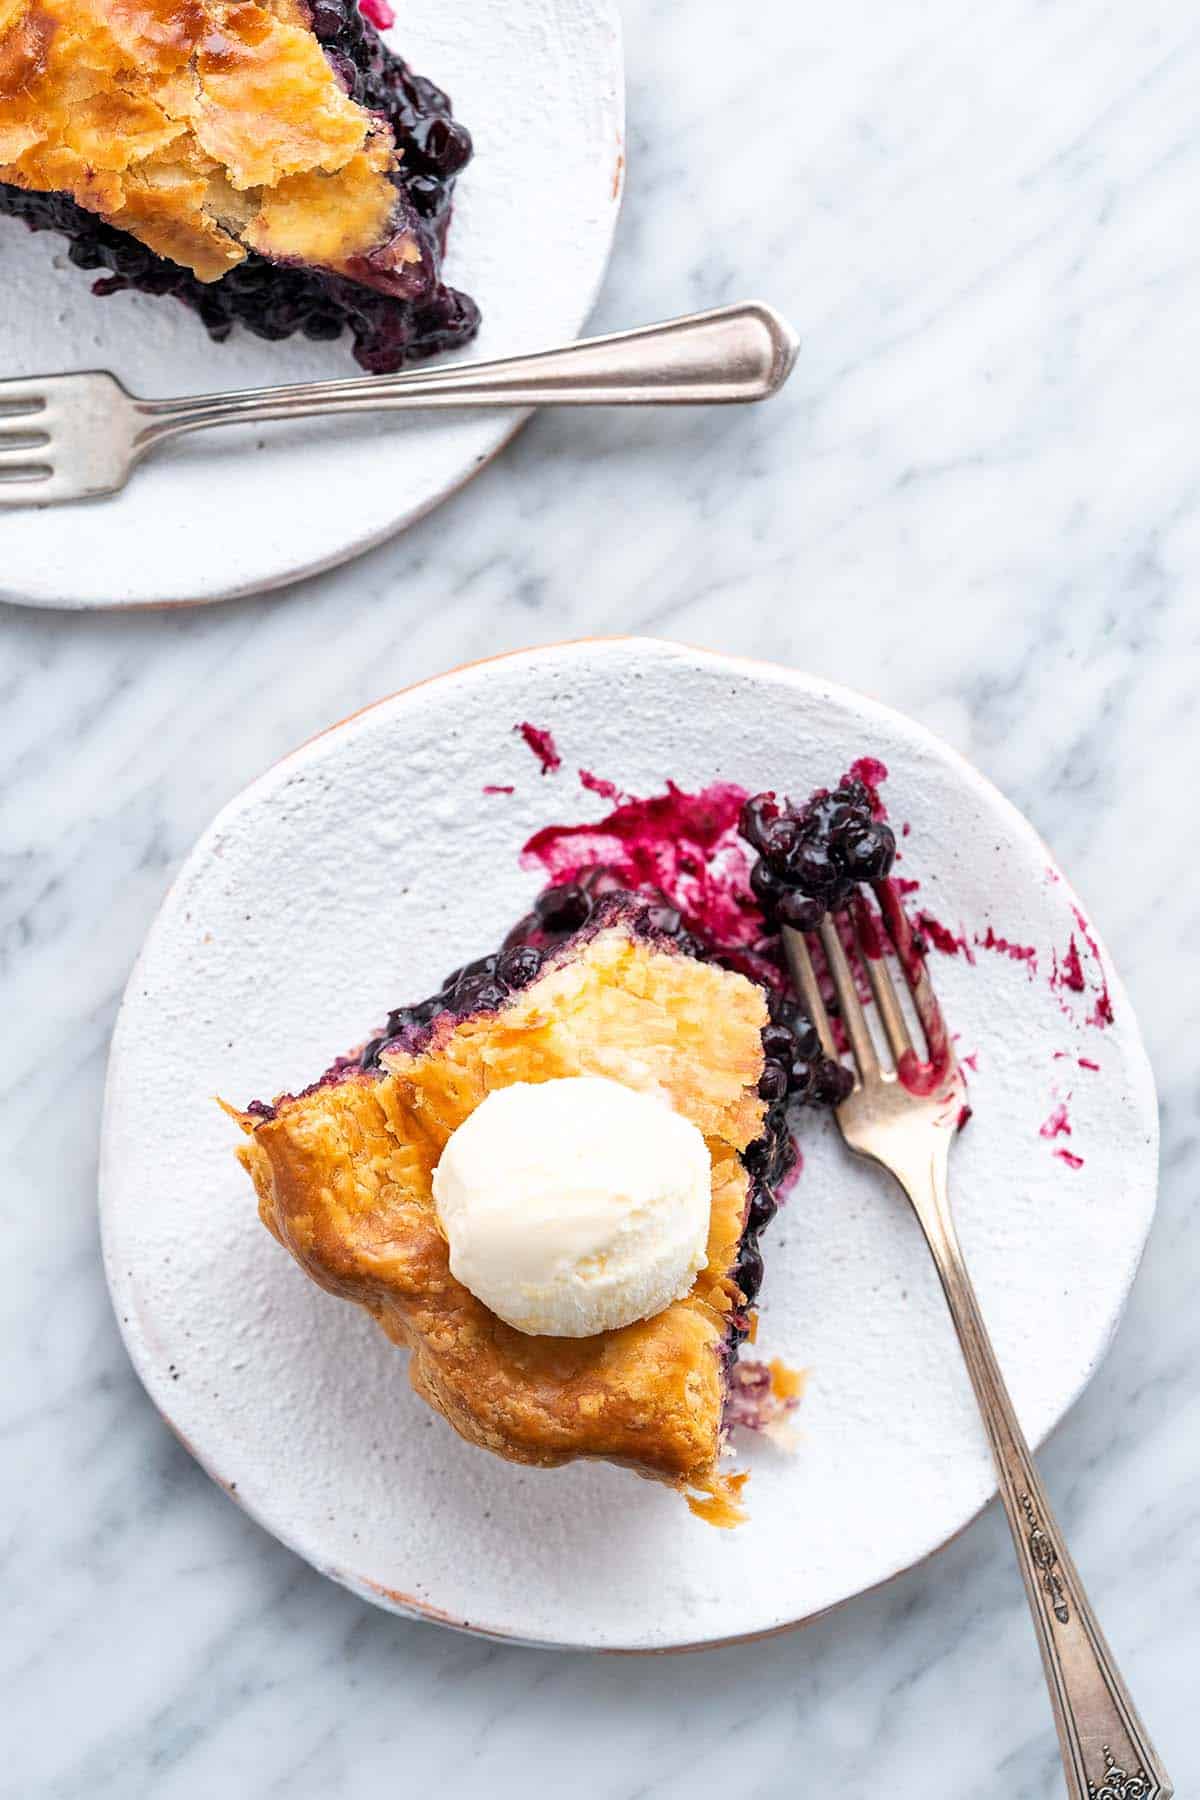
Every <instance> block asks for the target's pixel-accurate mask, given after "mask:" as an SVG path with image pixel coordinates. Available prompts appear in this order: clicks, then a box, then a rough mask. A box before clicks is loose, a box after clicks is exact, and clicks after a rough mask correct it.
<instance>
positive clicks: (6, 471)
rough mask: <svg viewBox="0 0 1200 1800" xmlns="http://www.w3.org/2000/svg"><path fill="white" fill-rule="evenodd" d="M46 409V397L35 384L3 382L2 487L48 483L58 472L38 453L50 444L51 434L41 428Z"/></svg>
mask: <svg viewBox="0 0 1200 1800" xmlns="http://www.w3.org/2000/svg"><path fill="white" fill-rule="evenodd" d="M45 410H46V400H45V396H44V395H43V394H42V393H41V392H40V390H39V389H38V387H37V386H36V385H34V384H33V383H31V382H28V381H0V484H4V485H9V484H11V485H13V486H17V485H25V484H26V483H28V482H36V481H48V480H49V479H50V476H51V475H52V474H53V473H54V471H53V469H52V468H51V467H50V465H49V463H45V462H40V461H38V460H37V457H36V455H35V454H34V453H35V452H37V451H38V450H44V449H45V448H46V446H47V445H48V444H49V442H50V433H49V432H48V431H41V430H39V429H38V426H37V419H38V415H39V414H40V413H44V412H45Z"/></svg>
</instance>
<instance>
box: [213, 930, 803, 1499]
mask: <svg viewBox="0 0 1200 1800" xmlns="http://www.w3.org/2000/svg"><path fill="white" fill-rule="evenodd" d="M766 1017H767V1015H766V1003H765V1000H764V997H763V994H762V992H761V990H760V989H759V988H757V987H756V986H755V985H754V984H753V983H752V982H750V981H747V980H746V979H745V978H744V977H742V976H740V975H736V974H733V973H730V972H729V971H727V970H723V969H719V968H716V967H714V966H712V965H710V964H706V963H700V962H697V961H694V960H693V959H691V958H690V957H687V956H683V955H680V954H678V953H677V952H674V951H671V950H668V949H664V948H658V947H656V946H654V945H651V944H649V943H646V942H643V941H641V940H640V939H637V938H635V937H632V936H630V935H628V934H627V933H626V932H625V931H624V930H622V929H620V928H616V929H608V930H605V931H603V932H601V933H599V934H598V935H597V936H596V937H594V938H593V939H592V940H591V941H590V942H587V943H585V944H584V945H583V946H582V947H581V948H577V949H576V950H575V951H574V952H573V953H572V955H571V956H570V958H569V959H568V960H565V961H563V962H561V963H560V964H559V965H558V966H551V967H550V968H549V969H548V970H547V971H546V972H543V974H542V975H541V976H540V977H539V978H538V980H537V981H535V982H534V983H533V984H532V985H531V986H530V987H528V988H526V989H525V990H524V991H523V992H522V993H520V994H518V995H516V996H515V997H513V998H512V999H511V1000H510V1001H509V1003H508V1004H506V1005H505V1006H504V1007H503V1008H502V1010H501V1011H499V1012H497V1013H491V1014H484V1015H479V1016H476V1017H474V1018H470V1019H467V1020H465V1021H463V1022H461V1023H458V1024H454V1025H451V1024H450V1023H449V1022H448V1021H447V1022H446V1023H445V1024H444V1025H443V1026H442V1027H441V1028H439V1029H438V1030H437V1033H436V1035H435V1039H434V1041H433V1043H432V1044H431V1045H430V1047H429V1049H428V1050H426V1051H424V1052H422V1053H421V1054H419V1055H409V1054H407V1053H404V1052H397V1053H388V1056H387V1065H388V1072H387V1073H386V1074H385V1075H384V1076H383V1077H382V1078H368V1077H357V1076H352V1077H350V1078H349V1079H346V1080H343V1081H340V1082H338V1083H336V1084H332V1085H329V1086H325V1087H318V1088H316V1089H314V1090H312V1091H311V1092H309V1093H307V1094H304V1095H302V1096H299V1097H297V1098H285V1099H283V1100H282V1101H280V1102H279V1103H278V1105H277V1110H276V1114H275V1116H274V1117H273V1118H269V1119H265V1120H264V1119H261V1118H259V1117H258V1116H257V1115H255V1114H250V1113H238V1114H236V1115H235V1116H237V1118H238V1120H239V1122H240V1123H241V1125H242V1127H243V1129H244V1130H245V1131H246V1133H247V1136H248V1140H249V1141H248V1143H247V1144H245V1145H244V1146H243V1147H242V1148H241V1150H240V1151H239V1156H240V1158H241V1160H242V1162H243V1163H244V1164H245V1166H246V1168H247V1169H248V1170H249V1172H250V1174H251V1176H252V1178H253V1181H254V1185H255V1188H256V1189H257V1192H258V1198H259V1212H260V1215H261V1217H262V1220H263V1223H264V1224H265V1225H266V1226H267V1227H268V1229H269V1230H270V1231H271V1232H273V1233H274V1235H275V1236H276V1237H277V1238H278V1240H279V1242H280V1243H281V1244H283V1245H284V1246H285V1248H286V1249H288V1250H290V1252H291V1253H292V1255H293V1256H294V1257H295V1258H296V1260H297V1262H299V1264H300V1265H301V1267H302V1268H303V1269H304V1270H305V1271H306V1272H307V1273H308V1274H309V1275H310V1276H311V1277H312V1278H313V1280H314V1281H317V1282H319V1283H320V1285H321V1286H322V1287H324V1288H327V1289H329V1291H330V1292H331V1293H335V1294H340V1295H342V1296H343V1297H345V1298H346V1299H349V1300H354V1301H357V1302H358V1304H359V1305H361V1306H364V1307H365V1308H366V1309H367V1311H368V1312H370V1313H371V1314H372V1315H373V1316H374V1317H375V1318H376V1320H377V1321H378V1322H379V1324H380V1325H381V1326H382V1327H383V1329H384V1331H386V1332H387V1334H388V1336H389V1337H390V1338H392V1339H393V1340H394V1342H396V1343H397V1344H401V1345H403V1346H404V1347H406V1348H407V1349H408V1350H409V1351H410V1352H411V1355H410V1358H409V1374H410V1379H411V1381H412V1385H413V1387H414V1388H415V1389H416V1391H417V1393H418V1394H420V1395H422V1397H423V1398H424V1399H425V1400H427V1401H428V1402H429V1404H430V1405H431V1406H433V1407H434V1408H435V1409H436V1410H437V1411H438V1412H440V1413H442V1414H443V1415H444V1416H445V1418H447V1419H448V1420H449V1422H450V1423H451V1424H452V1425H453V1426H454V1427H455V1429H456V1430H457V1431H458V1432H460V1433H461V1435H462V1436H463V1437H465V1438H467V1439H469V1440H470V1441H471V1442H472V1443H475V1444H480V1445H482V1446H483V1447H484V1448H486V1449H488V1450H492V1451H494V1452H495V1453H496V1454H497V1455H499V1456H503V1457H506V1458H508V1459H509V1460H510V1461H513V1462H520V1463H533V1464H538V1465H541V1466H543V1467H552V1466H555V1465H557V1464H560V1463H565V1462H569V1461H571V1460H572V1459H574V1458H577V1457H599V1458H604V1459H606V1460H608V1461H611V1462H617V1463H621V1464H624V1465H626V1466H628V1467H629V1468H632V1469H634V1470H636V1471H637V1473H639V1474H641V1475H645V1476H649V1477H651V1478H653V1479H655V1480H659V1481H664V1482H668V1483H670V1484H671V1485H672V1486H675V1487H677V1488H679V1489H680V1490H681V1491H683V1492H684V1493H685V1494H687V1495H688V1498H689V1503H690V1504H691V1505H692V1506H693V1509H694V1510H695V1511H697V1512H699V1513H700V1514H701V1515H702V1516H704V1517H706V1518H709V1519H710V1520H711V1521H712V1522H713V1523H716V1524H733V1523H736V1522H737V1520H738V1519H739V1518H740V1517H741V1516H742V1514H741V1511H740V1508H739V1506H738V1492H739V1490H740V1487H741V1484H742V1482H743V1481H744V1479H745V1477H744V1476H742V1475H734V1474H728V1473H722V1471H721V1470H720V1469H719V1467H718V1462H719V1457H720V1453H721V1447H722V1428H721V1414H722V1406H723V1402H724V1393H725V1374H724V1364H723V1359H722V1354H721V1351H722V1346H723V1344H724V1341H725V1338H726V1333H727V1327H728V1315H729V1313H730V1311H731V1309H732V1308H733V1307H734V1306H736V1305H738V1304H739V1303H740V1301H741V1295H740V1294H739V1292H738V1290H737V1288H736V1286H735V1284H734V1282H733V1281H732V1280H731V1278H730V1271H731V1270H732V1268H733V1266H734V1263H735V1260H736V1257H737V1251H738V1242H739V1239H740V1237H741V1233H742V1228H743V1224H744V1220H745V1214H746V1206H747V1196H748V1178H747V1175H746V1171H745V1169H744V1168H743V1166H742V1163H741V1161H740V1160H739V1152H741V1151H742V1150H744V1149H745V1148H746V1146H747V1145H748V1144H749V1143H751V1142H752V1141H753V1140H754V1139H755V1138H757V1137H758V1136H759V1135H760V1133H761V1130H762V1121H763V1115H764V1107H763V1103H762V1101H761V1100H760V1099H759V1097H758V1093H757V1083H758V1078H759V1076H760V1074H761V1072H762V1064H763V1052H762V1041H761V1032H762V1028H763V1026H764V1025H765V1023H766ZM567 1075H606V1076H609V1077H610V1078H612V1079H615V1080H618V1081H622V1082H624V1083H625V1084H626V1085H627V1086H629V1087H633V1088H637V1089H640V1090H641V1091H644V1092H650V1093H656V1094H659V1095H661V1096H662V1097H663V1098H665V1099H666V1100H667V1101H669V1103H670V1104H671V1105H672V1106H673V1107H675V1109H676V1110H677V1111H678V1112H680V1113H681V1114H682V1115H683V1116H684V1117H685V1118H687V1119H690V1120H691V1121H692V1123H693V1124H694V1125H696V1126H697V1127H698V1128H699V1130H700V1131H701V1132H703V1134H704V1138H705V1141H706V1143H707V1145H708V1149H709V1152H710V1155H711V1158H712V1217H711V1226H710V1231H709V1239H708V1259H707V1262H706V1263H705V1266H704V1268H703V1269H702V1270H701V1271H700V1273H699V1275H698V1276H697V1278H696V1281H695V1283H694V1285H693V1287H692V1289H691V1291H690V1292H689V1294H688V1295H687V1296H686V1298H685V1299H683V1300H679V1301H676V1302H674V1303H673V1304H672V1305H671V1306H669V1307H667V1309H666V1310H665V1311H664V1312H661V1313H659V1314H657V1315H656V1316H655V1317H654V1318H652V1319H647V1320H644V1321H642V1322H641V1323H639V1324H636V1325H630V1326H627V1327H625V1328H624V1329H623V1330H620V1331H612V1332H605V1333H602V1334H600V1335H598V1336H596V1337H591V1338H576V1339H569V1338H550V1337H529V1336H526V1335H524V1334H523V1333H521V1332H519V1331H515V1330H514V1329H513V1328H512V1327H511V1326H508V1325H506V1324H504V1323H503V1322H502V1321H501V1320H500V1319H498V1318H496V1317H495V1315H494V1314H492V1313H491V1312H489V1311H488V1310H487V1308H486V1307H485V1306H483V1305H482V1303H481V1302H480V1301H478V1300H476V1299H475V1297H474V1296H473V1295H472V1294H471V1293H469V1292H468V1291H467V1289H466V1288H464V1287H462V1286H460V1284H459V1283H458V1282H457V1281H455V1279H454V1277H453V1276H452V1275H451V1273H450V1269H449V1260H448V1252H447V1246H446V1242H445V1239H444V1238H443V1236H442V1233H441V1231H440V1229H439V1225H438V1220H437V1215H436V1211H435V1209H434V1204H433V1197H432V1185H431V1178H432V1173H433V1169H434V1167H435V1165H436V1163H437V1161H438V1159H439V1158H440V1156H441V1153H442V1149H443V1147H444V1145H445V1143H446V1140H447V1139H448V1137H449V1136H450V1133H451V1132H452V1131H454V1130H455V1129H456V1128H457V1127H458V1126H459V1125H460V1124H461V1123H462V1122H463V1120H464V1119H465V1118H467V1116H468V1115H469V1114H470V1113H471V1112H472V1111H473V1110H474V1108H475V1107H477V1106H478V1105H479V1104H480V1102H481V1101H482V1100H483V1099H484V1097H485V1095H486V1094H487V1093H489V1092H490V1091H491V1090H492V1089H493V1088H498V1087H505V1086H508V1085H510V1084H511V1083H512V1082H515V1081H534V1082H537V1081H548V1080H551V1079H554V1078H555V1077H560V1076H567Z"/></svg>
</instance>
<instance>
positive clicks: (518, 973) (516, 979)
mask: <svg viewBox="0 0 1200 1800" xmlns="http://www.w3.org/2000/svg"><path fill="white" fill-rule="evenodd" d="M541 970H542V953H541V951H540V950H535V949H534V948H533V946H532V944H518V945H516V946H515V947H514V948H513V949H511V950H506V951H505V952H504V954H503V955H502V956H500V957H499V958H498V959H497V962H496V974H497V975H498V976H499V977H500V979H501V981H503V982H504V983H505V985H506V986H507V987H510V988H523V987H528V986H529V983H530V982H531V981H534V980H536V979H537V977H538V975H540V974H541Z"/></svg>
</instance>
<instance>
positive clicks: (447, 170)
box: [409, 113, 471, 181]
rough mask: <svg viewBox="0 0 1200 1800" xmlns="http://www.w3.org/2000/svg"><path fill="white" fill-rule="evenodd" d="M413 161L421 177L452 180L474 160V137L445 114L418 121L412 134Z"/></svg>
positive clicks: (463, 126) (464, 127)
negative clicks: (435, 176) (472, 153)
mask: <svg viewBox="0 0 1200 1800" xmlns="http://www.w3.org/2000/svg"><path fill="white" fill-rule="evenodd" d="M409 141H410V143H411V145H412V156H413V161H414V162H415V163H416V165H417V167H418V169H419V170H420V172H421V173H422V174H426V175H437V176H440V178H441V179H442V180H443V181H449V180H450V179H451V178H452V177H453V176H455V175H457V174H458V172H459V170H460V169H463V168H465V167H466V165H467V163H469V162H470V160H471V134H470V132H469V131H468V130H467V128H466V126H465V125H460V124H459V123H458V121H457V119H450V118H447V117H446V115H445V114H444V113H434V114H433V115H432V117H428V118H424V119H419V120H418V121H417V124H416V126H415V128H414V130H413V132H412V135H411V138H410V140H409Z"/></svg>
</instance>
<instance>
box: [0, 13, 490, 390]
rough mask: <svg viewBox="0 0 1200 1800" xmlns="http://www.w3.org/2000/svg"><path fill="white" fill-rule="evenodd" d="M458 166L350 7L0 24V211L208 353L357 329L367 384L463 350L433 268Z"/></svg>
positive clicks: (435, 118)
mask: <svg viewBox="0 0 1200 1800" xmlns="http://www.w3.org/2000/svg"><path fill="white" fill-rule="evenodd" d="M306 39H307V40H308V42H307V43H306V42H305V41H304V40H306ZM312 40H315V44H314V43H313V42H312ZM470 157H471V138H470V135H469V133H468V132H467V130H466V129H465V127H464V126H462V125H461V124H460V123H459V122H458V121H457V120H456V119H455V118H454V116H453V113H452V110H451V104H450V101H449V99H448V97H447V96H446V95H445V94H444V93H443V92H442V91H441V90H440V89H439V88H437V87H436V86H434V84H433V83H432V82H430V81H427V80H425V79H424V78H423V77H422V76H419V75H416V74H414V73H413V71H412V70H411V69H410V68H409V66H408V65H407V64H406V63H405V62H403V61H402V60H401V59H400V58H399V57H397V56H395V55H394V54H393V53H392V52H391V51H390V50H389V49H388V48H387V47H386V45H385V44H384V43H383V41H382V39H381V38H380V36H379V33H378V31H377V30H376V28H375V26H374V25H373V24H372V23H371V22H370V21H369V20H368V19H366V18H364V17H363V16H362V14H361V13H360V12H359V11H358V8H357V5H356V4H355V0H311V4H309V3H308V0H263V4H261V5H260V4H255V3H253V0H251V3H249V4H239V5H230V4H222V3H220V0H179V3H178V4H173V3H172V0H155V3H154V4H152V5H151V6H150V7H149V8H147V9H146V11H145V14H144V15H140V14H139V15H136V16H134V15H129V14H126V13H125V12H124V11H123V10H121V9H118V8H117V7H116V6H115V5H112V4H111V3H110V0H45V4H44V5H39V6H36V7H35V6H33V5H32V4H23V5H18V6H17V9H16V13H15V16H12V15H10V16H9V18H8V19H7V21H6V22H5V23H4V24H2V25H0V213H5V214H8V215H10V216H12V217H14V218H17V219H22V220H24V222H25V224H26V225H27V226H28V227H29V228H30V229H31V230H34V231H57V232H59V233H60V234H61V235H63V236H65V237H66V238H67V239H68V240H69V246H70V247H69V250H68V256H69V258H70V260H71V262H72V263H73V264H74V265H75V266H76V267H78V268H81V269H86V270H90V271H95V272H97V275H98V279H97V280H96V281H95V283H94V284H93V292H94V293H95V294H97V295H100V296H104V295H108V294H114V293H119V292H121V291H123V290H126V289H134V290H137V291H139V292H142V293H148V294H170V295H173V296H174V297H175V298H176V299H178V300H180V301H182V302H183V303H184V304H185V305H187V306H189V307H190V308H191V309H192V310H193V311H194V312H196V313H197V314H198V315H199V317H200V320H201V322H202V323H203V324H204V326H205V327H206V329H207V330H208V332H209V334H210V336H211V337H213V338H214V339H215V340H217V341H218V342H220V341H223V340H224V339H226V338H228V337H229V335H230V333H231V332H232V330H233V328H234V326H235V325H239V324H240V325H243V326H245V327H246V328H247V329H248V330H250V331H252V332H254V333H255V334H256V335H257V336H259V337H262V338H266V339H269V340H279V339H283V338H287V337H290V336H293V335H294V334H296V333H298V332H299V333H302V334H303V335H304V336H306V337H308V338H310V339H312V340H316V341H325V340H333V339H336V338H338V337H340V336H341V334H342V333H343V331H347V330H348V331H349V332H350V333H351V335H352V338H353V343H354V355H355V357H356V359H357V361H358V362H359V363H360V364H361V365H362V367H363V368H365V369H367V370H369V371H371V372H373V373H376V374H384V373H388V372H391V371H393V370H396V369H399V368H401V367H402V366H404V365H405V364H406V363H409V362H413V361H416V360H418V359H421V358H424V357H428V356H431V355H434V354H435V353H437V352H439V351H444V350H448V349H452V348H454V347H455V346H457V345H459V344H464V343H467V342H468V341H469V340H470V339H471V338H472V337H473V336H474V335H475V333H476V331H477V330H478V326H479V311H478V308H477V307H476V305H475V302H474V301H473V300H471V299H470V298H469V297H468V296H467V295H466V294H463V293H460V292H458V291H457V290H456V289H454V288H451V287H448V286H447V285H446V284H445V283H444V282H443V280H442V275H441V267H442V260H443V257H444V254H445V249H446V236H447V231H448V228H449V224H450V218H451V211H452V204H453V194H454V186H455V181H456V179H457V177H458V175H459V174H460V173H461V171H462V169H463V168H464V167H465V166H466V164H467V162H468V161H469V160H470Z"/></svg>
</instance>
